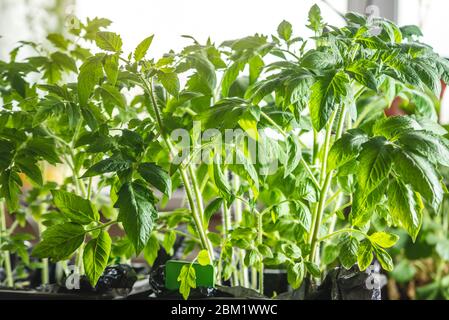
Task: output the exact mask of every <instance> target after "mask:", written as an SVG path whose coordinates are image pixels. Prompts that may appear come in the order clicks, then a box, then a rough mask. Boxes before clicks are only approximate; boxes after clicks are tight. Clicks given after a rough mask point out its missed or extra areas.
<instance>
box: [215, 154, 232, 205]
mask: <svg viewBox="0 0 449 320" xmlns="http://www.w3.org/2000/svg"><path fill="white" fill-rule="evenodd" d="M215 162H216V161H214V163H213V173H214V182H215V185H216V186H217V188H218V190H219V191H220V193H221V195H222V197H223V198H225V199H226V201H227V202H230V200H231V198H232V190H231V187H230V186H229V183H228V181H227V179H226V178H225V176H224V174H223V172H222V171H221V166H220V164H218V163H215Z"/></svg>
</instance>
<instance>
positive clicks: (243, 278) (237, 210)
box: [232, 174, 249, 287]
mask: <svg viewBox="0 0 449 320" xmlns="http://www.w3.org/2000/svg"><path fill="white" fill-rule="evenodd" d="M232 183H233V188H234V192H235V193H238V190H239V189H240V177H239V176H238V175H236V174H235V175H234V176H233V179H232ZM234 221H235V224H236V226H237V227H238V226H240V223H241V222H242V202H241V200H239V199H237V198H236V199H235V201H234ZM237 260H238V264H239V266H240V268H239V271H240V284H241V285H242V286H243V287H248V286H249V283H248V268H247V267H246V266H245V262H244V260H245V255H244V250H243V249H237Z"/></svg>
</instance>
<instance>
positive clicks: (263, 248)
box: [257, 243, 273, 258]
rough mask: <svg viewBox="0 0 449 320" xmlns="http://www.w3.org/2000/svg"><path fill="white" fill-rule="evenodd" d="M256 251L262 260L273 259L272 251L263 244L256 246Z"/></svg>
mask: <svg viewBox="0 0 449 320" xmlns="http://www.w3.org/2000/svg"><path fill="white" fill-rule="evenodd" d="M257 250H258V251H259V253H260V254H261V255H262V256H263V257H264V258H273V251H272V250H271V248H270V247H269V246H267V245H266V244H263V243H261V244H259V245H258V246H257Z"/></svg>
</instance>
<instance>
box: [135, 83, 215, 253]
mask: <svg viewBox="0 0 449 320" xmlns="http://www.w3.org/2000/svg"><path fill="white" fill-rule="evenodd" d="M140 79H141V80H142V83H143V85H144V87H145V90H146V91H147V93H148V95H149V96H150V99H151V104H152V107H153V111H154V113H155V115H156V121H157V123H158V126H159V132H160V134H161V137H162V139H163V140H164V142H165V144H166V145H167V147H168V149H169V152H170V154H171V155H172V156H174V155H175V154H176V153H175V148H174V146H173V144H172V143H171V141H170V139H169V137H168V136H167V134H166V132H165V128H164V125H163V122H162V117H161V114H160V111H159V108H158V106H157V102H156V98H155V97H154V93H153V88H152V84H151V83H148V82H147V81H146V80H145V79H144V78H143V77H142V76H141V77H140ZM178 170H179V172H180V174H181V179H182V182H183V184H184V188H185V191H186V195H187V198H188V201H189V205H190V209H191V210H192V217H193V220H194V223H195V227H196V230H197V232H198V234H199V236H200V240H201V246H202V248H203V249H206V250H207V251H208V253H209V258H210V260H211V261H213V260H214V252H213V249H212V246H211V245H210V242H209V241H208V239H207V236H206V232H205V231H204V228H203V222H202V212H198V207H197V204H196V203H195V201H194V195H193V191H192V187H191V185H190V180H189V177H188V174H187V171H186V169H184V168H183V167H182V165H180V166H179V167H178Z"/></svg>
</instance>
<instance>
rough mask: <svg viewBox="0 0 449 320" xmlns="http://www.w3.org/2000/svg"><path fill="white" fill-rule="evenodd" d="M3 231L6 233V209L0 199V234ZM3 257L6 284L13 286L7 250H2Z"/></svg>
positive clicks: (9, 257)
mask: <svg viewBox="0 0 449 320" xmlns="http://www.w3.org/2000/svg"><path fill="white" fill-rule="evenodd" d="M3 232H5V233H6V211H5V207H4V203H3V201H0V234H2V233H3ZM0 244H1V238H0ZM3 259H4V263H5V273H6V285H7V286H8V287H11V288H12V287H14V278H13V275H12V268H11V256H10V255H9V251H8V250H5V251H3Z"/></svg>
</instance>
